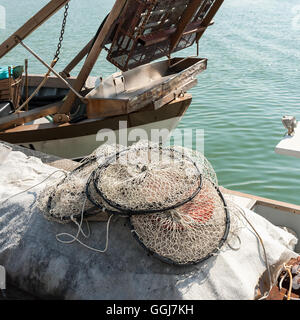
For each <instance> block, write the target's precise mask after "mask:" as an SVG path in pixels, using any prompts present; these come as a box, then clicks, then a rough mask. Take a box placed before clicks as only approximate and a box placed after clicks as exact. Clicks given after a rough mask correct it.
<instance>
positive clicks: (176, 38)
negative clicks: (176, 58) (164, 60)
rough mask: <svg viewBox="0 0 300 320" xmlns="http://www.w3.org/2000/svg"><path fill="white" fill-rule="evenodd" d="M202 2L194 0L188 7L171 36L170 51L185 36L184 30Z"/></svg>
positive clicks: (201, 0)
mask: <svg viewBox="0 0 300 320" xmlns="http://www.w3.org/2000/svg"><path fill="white" fill-rule="evenodd" d="M202 2H203V0H192V2H191V3H190V4H189V6H188V7H187V8H186V10H185V12H184V14H183V15H182V17H181V19H180V21H179V22H178V25H177V28H176V32H175V33H174V35H173V36H172V38H171V43H170V53H171V52H173V50H174V49H175V48H176V46H177V45H178V42H179V41H180V39H181V38H182V36H183V33H184V30H185V29H186V27H187V26H188V24H189V23H190V22H191V19H192V18H193V16H194V14H195V13H196V11H197V10H198V9H199V7H200V5H201V4H202Z"/></svg>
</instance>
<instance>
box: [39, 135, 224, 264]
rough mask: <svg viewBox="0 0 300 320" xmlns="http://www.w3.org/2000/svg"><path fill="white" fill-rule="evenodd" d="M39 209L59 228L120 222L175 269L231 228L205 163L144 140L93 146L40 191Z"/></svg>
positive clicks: (208, 252) (207, 251)
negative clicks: (94, 220)
mask: <svg viewBox="0 0 300 320" xmlns="http://www.w3.org/2000/svg"><path fill="white" fill-rule="evenodd" d="M83 204H84V205H83ZM39 205H40V208H41V209H42V211H43V212H44V215H45V216H46V218H48V219H51V220H55V221H57V222H63V223H65V222H68V221H71V220H73V219H74V218H75V219H76V218H78V217H80V216H81V217H83V218H86V217H88V216H89V215H91V214H96V213H99V212H106V213H109V214H111V215H117V216H122V217H127V218H128V221H129V226H130V229H131V232H132V234H133V235H134V238H135V239H136V240H137V241H138V242H139V244H140V245H142V247H143V248H145V249H146V250H147V251H148V252H150V253H151V254H153V255H154V256H155V257H158V258H160V259H161V260H163V261H165V262H168V263H172V264H175V265H189V264H196V263H199V262H201V261H204V260H205V259H207V258H209V257H210V256H212V255H213V254H215V253H217V252H218V251H219V250H220V248H221V247H222V245H223V244H224V242H225V241H226V239H227V236H228V233H229V229H230V217H229V211H228V208H227V206H226V201H225V199H224V197H223V195H222V193H221V191H220V190H219V188H218V181H217V176H216V174H215V172H214V170H213V168H212V166H211V165H210V163H209V162H208V161H207V159H206V158H205V157H204V156H203V155H202V154H201V153H199V152H195V151H193V150H189V149H186V148H181V147H164V148H163V147H161V146H159V145H156V144H152V143H149V142H148V141H142V142H139V143H138V144H135V145H133V146H132V147H129V148H125V147H122V146H118V145H114V146H109V145H104V146H102V147H100V148H99V149H97V150H96V151H95V152H94V153H93V154H92V155H90V156H89V157H87V158H86V159H85V160H84V162H83V163H82V164H81V165H80V166H79V167H78V168H77V169H75V170H74V171H72V172H70V173H68V174H67V176H66V177H65V178H63V179H61V180H60V181H57V182H56V183H55V184H52V185H50V186H47V188H45V190H44V192H42V194H41V196H40V198H39Z"/></svg>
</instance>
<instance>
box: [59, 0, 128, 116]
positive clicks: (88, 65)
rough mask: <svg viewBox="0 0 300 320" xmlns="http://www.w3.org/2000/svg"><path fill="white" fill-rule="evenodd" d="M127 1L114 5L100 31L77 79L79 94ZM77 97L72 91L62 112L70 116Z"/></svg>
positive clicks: (75, 87) (118, 0)
mask: <svg viewBox="0 0 300 320" xmlns="http://www.w3.org/2000/svg"><path fill="white" fill-rule="evenodd" d="M126 2H127V0H117V1H116V2H115V4H114V7H113V9H112V10H111V12H110V14H109V16H108V18H107V20H106V21H105V23H104V25H103V28H102V30H101V31H100V33H99V35H98V37H97V39H96V40H95V42H94V44H93V47H92V48H91V50H90V53H89V55H88V57H87V58H86V60H85V63H84V65H83V66H82V69H81V71H80V73H79V75H78V77H77V81H76V83H75V86H74V89H75V90H76V91H77V92H78V91H79V92H80V91H81V89H82V87H83V86H84V84H85V82H86V80H87V78H88V76H89V75H90V73H91V71H92V69H93V67H94V65H95V63H96V61H97V59H98V57H99V55H100V53H101V51H102V49H103V46H104V44H105V41H106V39H107V38H108V36H109V35H110V32H112V27H113V26H114V25H115V23H116V21H117V20H118V19H119V17H120V14H121V12H122V11H123V9H124V6H125V5H126ZM75 100H76V95H75V94H74V93H73V92H72V91H70V92H69V94H68V96H67V98H66V100H65V102H64V104H63V106H62V108H61V110H60V112H61V113H65V114H68V113H70V111H71V109H72V107H73V104H74V103H75Z"/></svg>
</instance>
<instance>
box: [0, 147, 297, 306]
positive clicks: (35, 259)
mask: <svg viewBox="0 0 300 320" xmlns="http://www.w3.org/2000/svg"><path fill="white" fill-rule="evenodd" d="M56 170H57V169H55V168H53V167H50V166H48V165H45V164H43V163H42V162H41V161H40V160H39V159H37V158H33V157H27V156H26V155H24V154H23V153H21V152H11V153H10V154H9V155H8V157H7V159H6V160H5V161H4V162H3V163H2V165H0V201H3V200H5V199H6V198H8V197H10V196H12V195H14V194H17V193H19V192H20V191H22V190H25V189H27V188H28V187H30V186H33V185H35V184H37V183H39V182H41V181H43V180H44V179H45V178H46V177H47V176H48V175H49V174H51V173H53V172H54V171H56ZM43 187H44V184H43V185H40V186H38V187H36V188H34V189H32V190H30V191H28V192H26V193H23V194H21V195H18V196H17V197H14V198H11V199H10V200H9V201H7V202H5V203H4V204H3V203H2V204H1V205H0V265H3V266H4V267H5V268H6V271H7V277H8V278H9V279H10V280H11V281H12V282H13V283H14V285H16V286H17V287H19V288H20V289H23V290H25V291H27V292H30V293H32V294H34V295H36V296H38V297H41V298H47V297H55V298H64V299H129V300H130V299H147V300H150V299H157V300H163V299H168V300H173V299H174V300H175V299H197V300H201V299H253V298H254V295H255V286H256V284H257V282H258V279H259V277H260V276H261V275H262V274H263V273H264V271H265V270H266V267H265V263H264V258H263V254H262V250H261V246H260V244H259V242H258V240H257V237H256V236H255V234H254V233H253V231H252V230H251V229H250V228H243V229H242V230H241V234H240V238H241V248H240V250H238V251H233V250H231V249H229V248H226V247H224V248H223V249H222V251H221V253H220V254H219V255H218V256H216V257H213V258H210V259H209V260H207V261H206V262H205V263H203V264H199V265H197V266H193V267H184V268H182V267H174V266H170V265H168V264H165V263H163V262H161V261H159V260H157V259H156V258H153V257H151V256H148V255H147V253H146V252H145V251H144V250H143V248H142V247H140V246H139V244H138V243H137V242H136V241H135V240H134V238H133V237H132V235H131V233H130V231H129V228H128V226H127V223H126V220H124V219H121V218H120V219H119V220H117V221H115V220H112V223H111V227H110V232H109V247H108V250H107V252H106V253H104V254H101V253H96V252H94V251H91V250H89V249H87V248H85V247H83V246H81V245H80V244H79V243H73V244H71V245H67V244H63V243H60V242H58V241H57V240H56V237H55V236H56V234H59V233H62V232H68V233H71V234H76V232H77V228H76V227H75V225H74V224H68V225H60V224H57V223H55V222H49V221H47V220H45V219H44V217H43V215H42V213H41V212H39V210H38V209H37V208H36V207H35V201H36V199H37V196H38V193H39V192H40V190H41V189H42V188H43ZM245 212H246V214H247V217H248V219H249V220H250V221H251V222H252V224H253V225H254V226H255V228H256V229H257V231H258V232H259V234H260V236H261V237H262V238H263V241H264V245H265V248H266V251H267V255H268V260H269V263H270V264H275V263H276V262H278V260H279V259H280V258H282V257H283V256H284V257H285V258H286V259H287V260H289V258H291V257H295V256H296V254H295V253H294V252H293V251H292V248H293V246H294V245H295V244H296V242H297V239H296V238H295V237H294V236H293V235H291V234H290V233H288V232H286V231H284V230H283V229H281V228H278V227H276V226H274V225H272V224H271V223H269V222H268V221H267V220H265V219H264V218H262V217H260V216H259V215H257V214H255V213H254V212H251V211H249V210H246V209H245ZM91 231H92V234H91V236H90V238H89V239H88V240H85V242H86V243H87V244H88V245H90V246H92V247H95V248H99V249H103V248H104V246H105V237H106V223H99V222H98V223H92V224H91Z"/></svg>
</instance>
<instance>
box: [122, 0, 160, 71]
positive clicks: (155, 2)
mask: <svg viewBox="0 0 300 320" xmlns="http://www.w3.org/2000/svg"><path fill="white" fill-rule="evenodd" d="M157 2H158V0H153V1H152V3H151V4H150V5H149V7H148V8H147V7H146V8H143V9H144V10H145V9H146V10H147V12H148V13H147V15H146V16H145V17H144V20H143V23H142V24H141V25H140V27H139V30H137V36H136V37H135V38H134V43H133V48H135V47H136V46H137V43H138V40H139V37H140V36H141V35H142V34H143V32H144V30H145V26H146V24H147V23H148V21H149V18H150V16H151V11H152V10H153V8H154V7H155V5H156V4H157ZM143 9H142V7H140V12H138V13H137V15H136V17H137V18H140V17H141V14H142V12H143ZM132 52H133V51H131V52H130V54H129V55H128V58H127V63H126V65H125V68H126V69H128V64H129V61H130V59H134V58H133V55H132ZM141 58H142V55H141V57H140V59H139V60H136V59H135V60H136V61H137V62H140V61H141Z"/></svg>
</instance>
